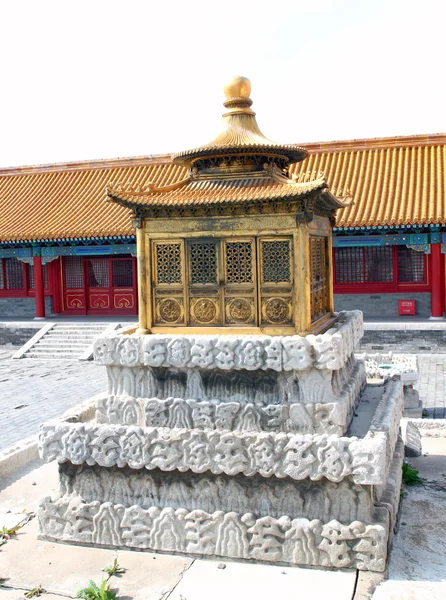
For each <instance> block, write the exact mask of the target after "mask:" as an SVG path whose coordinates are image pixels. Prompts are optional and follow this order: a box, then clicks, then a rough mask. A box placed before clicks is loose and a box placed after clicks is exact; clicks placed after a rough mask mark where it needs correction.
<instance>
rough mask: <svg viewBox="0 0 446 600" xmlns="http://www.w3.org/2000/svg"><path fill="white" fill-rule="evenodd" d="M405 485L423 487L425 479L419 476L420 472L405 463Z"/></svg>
mask: <svg viewBox="0 0 446 600" xmlns="http://www.w3.org/2000/svg"><path fill="white" fill-rule="evenodd" d="M403 483H404V485H422V484H423V479H422V478H421V477H420V476H419V475H418V471H417V470H416V469H413V468H412V467H411V466H410V465H409V463H407V462H404V463H403Z"/></svg>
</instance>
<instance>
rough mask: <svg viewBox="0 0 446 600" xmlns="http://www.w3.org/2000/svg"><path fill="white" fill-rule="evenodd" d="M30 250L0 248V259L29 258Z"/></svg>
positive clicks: (31, 254)
mask: <svg viewBox="0 0 446 600" xmlns="http://www.w3.org/2000/svg"><path fill="white" fill-rule="evenodd" d="M31 256H33V249H32V248H0V258H31Z"/></svg>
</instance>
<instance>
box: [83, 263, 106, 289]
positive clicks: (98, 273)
mask: <svg viewBox="0 0 446 600" xmlns="http://www.w3.org/2000/svg"><path fill="white" fill-rule="evenodd" d="M87 264H88V287H90V288H108V287H109V286H110V277H109V272H108V260H107V259H104V258H93V259H91V260H89V261H88V263H87Z"/></svg>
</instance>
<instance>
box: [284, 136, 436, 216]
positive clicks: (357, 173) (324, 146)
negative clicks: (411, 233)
mask: <svg viewBox="0 0 446 600" xmlns="http://www.w3.org/2000/svg"><path fill="white" fill-rule="evenodd" d="M303 145H304V146H305V147H306V148H307V149H308V151H309V157H308V159H307V160H306V161H304V162H303V163H300V164H299V165H293V166H292V167H291V169H292V173H294V174H295V175H296V176H297V177H298V178H299V175H301V174H302V173H304V172H306V171H308V170H309V171H313V170H315V171H323V172H324V173H325V175H326V178H327V182H328V184H329V188H330V190H331V191H332V192H333V193H334V194H336V195H341V193H342V191H344V193H345V192H346V191H347V190H348V191H349V192H350V193H351V195H352V197H353V204H352V205H351V206H349V207H347V208H343V209H340V210H339V211H338V213H337V219H336V225H337V227H364V226H365V227H367V226H373V225H408V224H438V223H446V194H445V189H446V134H435V135H422V136H411V137H396V138H381V139H379V138H377V139H368V140H351V141H346V142H345V141H344V142H327V143H320V144H303Z"/></svg>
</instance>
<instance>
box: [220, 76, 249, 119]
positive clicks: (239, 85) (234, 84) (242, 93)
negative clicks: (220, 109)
mask: <svg viewBox="0 0 446 600" xmlns="http://www.w3.org/2000/svg"><path fill="white" fill-rule="evenodd" d="M224 93H225V96H226V100H225V102H224V106H225V107H226V108H227V109H228V111H227V112H226V113H225V114H224V115H223V116H224V117H226V115H234V114H243V115H255V112H254V111H252V110H251V109H250V108H249V107H250V106H251V104H252V100H251V98H250V97H249V96H250V94H251V82H250V81H249V79H248V78H247V77H242V76H237V77H233V78H232V80H231V81H230V82H229V83H228V84H227V85H225V87H224Z"/></svg>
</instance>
